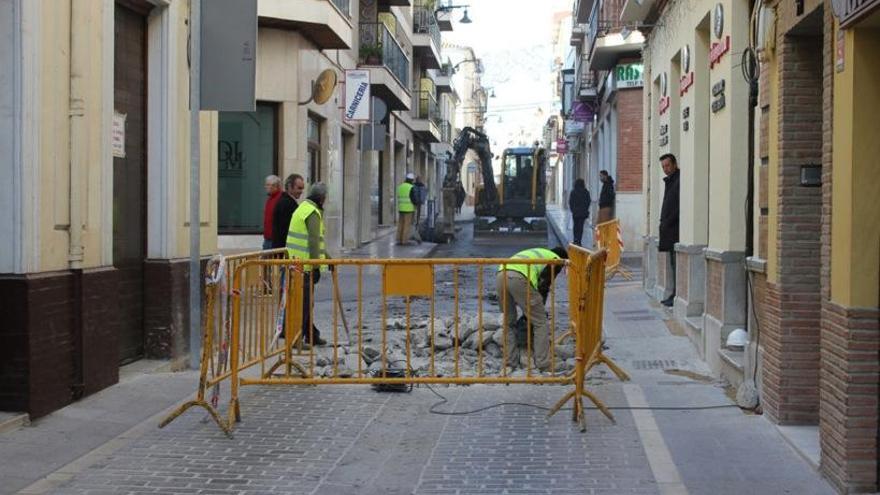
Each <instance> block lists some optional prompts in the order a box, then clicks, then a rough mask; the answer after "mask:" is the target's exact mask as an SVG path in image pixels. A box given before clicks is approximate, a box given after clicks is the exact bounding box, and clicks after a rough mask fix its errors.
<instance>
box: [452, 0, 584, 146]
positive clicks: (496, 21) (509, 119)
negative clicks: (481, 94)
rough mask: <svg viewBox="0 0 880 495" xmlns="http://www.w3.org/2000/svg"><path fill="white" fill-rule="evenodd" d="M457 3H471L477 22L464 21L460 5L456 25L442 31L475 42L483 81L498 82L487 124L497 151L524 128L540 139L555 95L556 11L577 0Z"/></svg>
mask: <svg viewBox="0 0 880 495" xmlns="http://www.w3.org/2000/svg"><path fill="white" fill-rule="evenodd" d="M455 4H456V5H461V4H466V5H469V6H470V7H469V9H468V15H469V16H470V18H471V19H472V20H473V23H471V24H461V23H459V22H458V21H459V20H460V19H461V17H462V14H463V11H462V9H456V10H455V11H453V14H452V20H453V30H452V32H444V33H443V36H444V39H448V40H449V41H451V42H452V43H456V44H461V45H467V46H471V47H473V49H474V51H475V53H476V55H477V57H479V58H481V59H483V64H484V67H485V70H486V72H485V74H484V75H483V85H484V86H491V87H494V90H495V95H496V97H495V98H490V99H489V107H488V114H489V120H488V122H487V124H486V130H487V132H488V134H489V137H490V139H492V141H493V151H495V152H496V153H500V151H501V149H502V148H505V147H507V146H508V145H509V144H510V141H515V140H516V139H518V136H519V135H520V131H521V130H522V131H523V132H524V133H525V134H524V137H525V138H526V139H527V140H529V142H530V141H532V140H534V139H537V138H539V137H540V135H541V124H542V122H544V121H546V120H547V117H548V116H549V115H550V112H551V111H552V108H553V101H554V100H555V99H556V97H555V95H554V94H553V92H552V87H551V86H550V80H551V79H550V78H551V75H552V66H553V53H552V51H551V43H552V31H553V14H554V13H555V12H559V11H570V10H571V8H572V4H573V1H572V0H539V1H535V0H456V1H455ZM569 29H570V28H569ZM496 143H497V144H496ZM514 144H515V143H514Z"/></svg>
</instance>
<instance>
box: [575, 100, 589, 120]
mask: <svg viewBox="0 0 880 495" xmlns="http://www.w3.org/2000/svg"><path fill="white" fill-rule="evenodd" d="M593 114H594V112H593V109H592V107H590V106H589V105H587V104H586V103H584V102H582V101H579V102H577V103H575V104H574V106H573V107H572V108H571V119H572V120H575V121H577V122H585V123H586V122H592V121H593Z"/></svg>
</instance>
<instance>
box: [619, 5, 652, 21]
mask: <svg viewBox="0 0 880 495" xmlns="http://www.w3.org/2000/svg"><path fill="white" fill-rule="evenodd" d="M656 3H657V2H656V0H626V3H624V4H623V10H622V11H621V12H620V20H621V21H623V22H627V23H635V24H641V23H642V22H644V21H645V20H646V19H647V17H648V14H650V13H651V9H653V8H654V5H655V4H656Z"/></svg>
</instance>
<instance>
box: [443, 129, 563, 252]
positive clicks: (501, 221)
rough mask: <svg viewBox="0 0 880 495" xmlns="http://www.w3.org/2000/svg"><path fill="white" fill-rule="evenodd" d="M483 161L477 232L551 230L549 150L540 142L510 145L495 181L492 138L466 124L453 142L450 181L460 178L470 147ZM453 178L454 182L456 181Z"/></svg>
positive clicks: (448, 172)
mask: <svg viewBox="0 0 880 495" xmlns="http://www.w3.org/2000/svg"><path fill="white" fill-rule="evenodd" d="M469 149H470V150H474V152H476V153H477V157H478V158H479V161H480V170H481V172H482V176H483V184H482V185H481V186H477V188H476V203H475V205H474V215H475V218H474V236H475V237H476V236H479V235H491V234H512V233H520V234H540V235H546V234H547V220H546V218H545V215H546V199H545V190H546V181H547V179H546V172H545V171H546V169H547V155H546V151H545V150H544V149H543V148H541V147H538V146H535V147H531V148H530V147H521V148H507V149H505V150H504V152H503V153H502V155H501V176H500V182H499V183H498V184H496V183H495V173H494V171H493V169H492V158H493V156H494V155H493V154H492V151H491V149H490V146H489V138H488V137H487V136H486V135H485V134H484V133H482V132H480V131H477V130H476V129H473V128H471V127H465V128H464V129H462V130H461V133H460V134H459V135H458V137H457V138H456V139H455V142H454V143H453V152H454V153H453V156H452V158H451V159H450V160H448V161H447V169H446V170H447V174H446V181H444V182H447V181H450V180H452V181H455V182H457V181H458V174H459V171H460V170H461V165H462V162H463V160H464V158H465V154H466V153H467V151H468V150H469ZM455 182H453V183H455Z"/></svg>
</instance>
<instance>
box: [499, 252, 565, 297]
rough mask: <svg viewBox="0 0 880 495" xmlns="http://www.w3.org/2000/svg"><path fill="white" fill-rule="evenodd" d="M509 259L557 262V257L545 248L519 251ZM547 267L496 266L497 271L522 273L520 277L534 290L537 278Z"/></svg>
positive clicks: (536, 285)
mask: <svg viewBox="0 0 880 495" xmlns="http://www.w3.org/2000/svg"><path fill="white" fill-rule="evenodd" d="M511 259H521V260H523V259H525V260H538V259H542V260H558V259H560V258H559V255H557V254H556V253H554V252H553V251H550V250H549V249H545V248H533V249H526V250H525V251H520V252H518V253H516V254H514V255H513V256H512V257H511ZM546 266H547V265H537V264H536V265H517V264H511V265H498V271H499V272H500V271H502V270H510V271H513V272H518V273H522V275H523V276H524V277H525V278H526V280H528V281H529V283H530V284H532V287H534V288H535V289H537V288H538V277H540V276H541V272H542V271H543V270H544V267H546Z"/></svg>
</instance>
